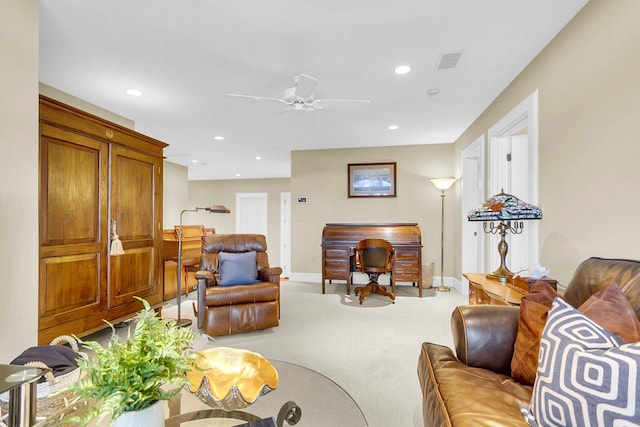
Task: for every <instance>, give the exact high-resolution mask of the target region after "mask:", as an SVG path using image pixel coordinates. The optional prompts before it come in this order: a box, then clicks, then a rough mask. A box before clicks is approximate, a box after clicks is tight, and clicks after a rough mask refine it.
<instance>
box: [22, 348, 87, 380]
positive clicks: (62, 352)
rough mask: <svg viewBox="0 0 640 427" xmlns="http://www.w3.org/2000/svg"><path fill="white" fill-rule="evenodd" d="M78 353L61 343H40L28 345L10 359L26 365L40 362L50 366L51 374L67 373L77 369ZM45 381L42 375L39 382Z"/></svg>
mask: <svg viewBox="0 0 640 427" xmlns="http://www.w3.org/2000/svg"><path fill="white" fill-rule="evenodd" d="M77 358H78V354H77V353H76V352H75V351H73V350H72V349H71V348H69V347H66V346H63V345H40V346H36V347H30V348H28V349H26V350H25V351H23V352H22V354H21V355H20V356H18V357H16V358H15V359H13V360H12V361H11V364H12V365H26V364H27V363H29V362H42V363H44V364H45V365H47V366H48V367H49V368H51V371H52V373H53V376H55V377H57V376H59V375H64V374H67V373H69V372H71V371H74V370H75V369H78V363H77V362H76V359H77ZM42 381H45V379H44V377H43V378H41V379H40V381H39V382H42Z"/></svg>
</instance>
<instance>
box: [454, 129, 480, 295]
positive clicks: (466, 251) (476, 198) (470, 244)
mask: <svg viewBox="0 0 640 427" xmlns="http://www.w3.org/2000/svg"><path fill="white" fill-rule="evenodd" d="M461 163H462V227H461V230H462V271H463V272H464V273H475V272H481V271H485V270H484V268H485V267H484V233H483V231H482V224H481V223H480V222H477V221H468V220H467V214H468V213H469V211H470V210H472V209H473V208H475V207H476V206H478V205H480V204H482V202H483V201H484V199H485V197H484V135H483V136H480V137H478V138H477V139H476V140H475V141H473V142H472V143H471V145H469V146H468V147H467V148H465V149H464V150H463V151H462V159H461ZM460 293H461V294H462V295H468V294H469V282H468V281H467V279H465V278H464V277H463V278H462V289H460Z"/></svg>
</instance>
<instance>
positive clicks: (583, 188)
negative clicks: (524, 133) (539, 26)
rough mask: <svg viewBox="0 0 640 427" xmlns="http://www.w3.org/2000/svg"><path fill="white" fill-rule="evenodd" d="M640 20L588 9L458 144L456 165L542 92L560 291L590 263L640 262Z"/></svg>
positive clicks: (554, 268) (636, 9) (612, 6)
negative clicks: (466, 151)
mask: <svg viewBox="0 0 640 427" xmlns="http://www.w3.org/2000/svg"><path fill="white" fill-rule="evenodd" d="M639 16H640V1H637V0H615V1H611V0H591V1H590V2H589V3H588V4H587V5H586V6H585V7H584V9H583V10H582V11H581V12H580V13H579V14H578V15H577V16H576V17H575V19H574V20H573V21H572V22H570V23H569V25H567V27H566V28H565V29H564V30H563V31H562V32H561V33H560V34H559V35H558V36H557V37H556V38H555V39H554V40H553V41H552V42H551V43H550V44H549V45H548V46H547V48H545V49H544V50H543V51H542V52H541V54H540V55H539V56H538V57H537V58H536V59H535V60H534V61H533V62H532V63H531V64H530V65H529V66H528V67H527V68H526V69H525V70H524V71H523V72H522V73H521V74H520V75H519V76H518V77H517V78H516V79H515V80H514V81H513V83H512V84H511V85H510V86H509V87H508V88H507V89H506V90H505V91H504V92H503V93H502V94H501V95H500V96H499V97H498V98H497V99H496V100H495V101H494V102H493V103H492V104H491V106H490V107H489V108H487V110H486V111H485V112H483V113H482V115H480V116H479V118H478V119H477V120H476V121H475V122H474V123H473V124H472V125H471V126H470V127H469V129H468V130H467V131H466V132H465V133H464V134H463V135H462V136H461V137H460V138H459V140H458V141H457V142H456V156H455V159H456V160H457V161H458V162H459V160H458V159H459V158H460V155H459V154H460V151H461V150H462V149H464V148H465V147H466V146H468V145H469V144H470V143H471V142H472V141H473V140H474V139H475V138H477V137H478V136H479V135H481V134H483V133H486V131H487V130H488V129H489V128H490V127H491V126H492V125H493V124H494V123H495V122H496V121H498V120H499V119H500V118H501V117H502V116H503V115H505V114H506V113H507V112H509V111H510V110H511V109H512V108H514V107H515V106H516V105H517V104H518V103H519V102H520V101H521V100H522V99H524V98H525V97H526V96H527V95H529V94H530V93H531V92H533V91H534V90H535V89H536V88H537V89H539V123H540V124H539V162H540V180H539V186H540V194H539V196H540V197H539V201H540V202H539V204H540V207H541V208H542V211H543V214H544V218H543V220H542V221H541V222H540V262H541V263H542V265H544V266H547V267H549V268H550V269H551V273H550V275H551V276H553V277H554V278H556V279H558V280H559V281H560V282H561V283H562V284H564V285H566V284H567V282H568V281H569V280H570V278H571V276H572V273H573V271H574V270H575V268H576V267H577V265H578V264H579V263H580V262H581V261H583V260H584V259H586V258H588V257H590V256H602V257H622V258H632V259H640V245H638V237H640V222H639V221H638V218H637V217H638V215H637V212H638V210H639V209H640V200H639V199H638V197H637V194H638V186H639V185H640V167H638V159H640V142H639V139H640V80H639V79H638V70H640V54H638V52H640V25H638V17H639ZM457 167H459V165H458V166H457ZM456 211H459V209H456ZM459 223H460V222H459V221H456V224H459ZM458 233H459V225H458ZM456 242H457V243H456V244H457V248H456V255H457V256H456V259H457V260H458V261H457V262H456V276H458V277H460V275H461V271H460V262H459V259H460V254H461V250H460V247H459V246H460V245H459V239H456Z"/></svg>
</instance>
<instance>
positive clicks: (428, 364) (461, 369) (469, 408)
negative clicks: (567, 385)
mask: <svg viewBox="0 0 640 427" xmlns="http://www.w3.org/2000/svg"><path fill="white" fill-rule="evenodd" d="M418 379H419V381H420V385H421V387H422V390H423V403H422V405H423V407H422V410H423V420H424V425H425V426H430V427H431V426H434V427H435V426H452V425H458V426H474V427H496V426H500V427H506V426H509V427H526V426H527V423H526V421H525V420H524V418H522V415H521V413H520V407H522V406H526V405H528V403H529V401H530V400H531V386H526V385H522V384H520V383H518V382H517V381H514V380H513V379H511V378H509V376H507V375H504V374H498V373H495V372H492V371H490V370H488V369H482V368H472V367H469V366H467V365H465V364H464V363H462V362H460V360H458V359H457V358H456V357H455V355H454V354H453V351H452V350H451V349H450V348H448V347H445V346H442V345H437V344H431V343H424V344H422V351H421V353H420V356H419V359H418ZM427 396H429V398H427Z"/></svg>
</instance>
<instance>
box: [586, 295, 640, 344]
mask: <svg viewBox="0 0 640 427" xmlns="http://www.w3.org/2000/svg"><path fill="white" fill-rule="evenodd" d="M578 310H580V311H581V312H582V313H583V314H585V315H586V316H587V317H588V318H589V319H591V320H593V321H594V322H596V323H597V324H598V325H600V326H602V327H603V328H605V329H606V330H608V331H609V332H611V333H612V334H615V335H616V336H617V337H618V338H622V339H623V340H624V341H625V342H638V341H640V320H638V318H637V317H636V312H635V311H634V309H633V307H631V304H629V300H627V297H626V296H625V295H624V294H623V293H622V290H620V288H619V287H618V286H616V285H611V286H609V287H607V288H605V289H602V290H601V291H598V292H596V293H595V294H593V295H591V296H590V297H589V299H588V300H586V301H585V302H584V303H583V304H582V305H581V306H580V307H578Z"/></svg>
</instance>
